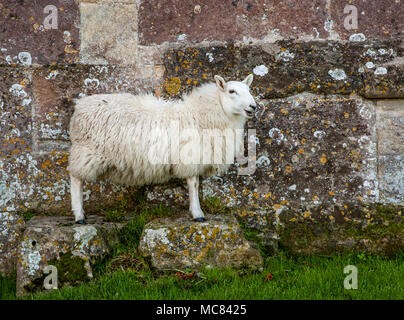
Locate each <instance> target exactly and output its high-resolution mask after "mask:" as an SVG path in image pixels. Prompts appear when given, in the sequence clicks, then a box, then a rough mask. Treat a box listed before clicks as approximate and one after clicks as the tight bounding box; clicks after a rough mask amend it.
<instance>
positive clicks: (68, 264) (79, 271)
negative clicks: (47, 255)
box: [48, 252, 89, 285]
mask: <svg viewBox="0 0 404 320" xmlns="http://www.w3.org/2000/svg"><path fill="white" fill-rule="evenodd" d="M48 264H49V265H53V266H55V267H56V268H57V270H58V283H59V284H60V285H63V284H70V285H73V284H76V283H78V282H85V281H88V280H89V278H88V273H87V270H86V268H85V266H84V265H85V261H84V260H83V259H82V258H80V257H77V256H73V255H72V253H71V252H67V253H65V254H62V255H60V256H59V259H52V260H50V261H49V262H48Z"/></svg>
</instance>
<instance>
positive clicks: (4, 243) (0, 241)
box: [0, 184, 24, 276]
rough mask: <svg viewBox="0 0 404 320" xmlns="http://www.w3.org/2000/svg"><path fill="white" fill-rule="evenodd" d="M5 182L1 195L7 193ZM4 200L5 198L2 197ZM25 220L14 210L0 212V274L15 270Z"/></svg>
mask: <svg viewBox="0 0 404 320" xmlns="http://www.w3.org/2000/svg"><path fill="white" fill-rule="evenodd" d="M4 188H7V187H6V186H5V185H4V184H1V185H0V195H1V196H2V197H3V194H4V193H5V190H4ZM2 200H4V199H2ZM23 228H24V220H23V219H22V218H21V217H20V216H19V215H16V214H15V213H13V212H0V276H2V275H10V274H12V273H13V272H14V271H15V268H16V261H17V249H18V244H19V243H20V241H21V235H22V233H23Z"/></svg>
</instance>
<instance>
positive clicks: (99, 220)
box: [17, 216, 123, 296]
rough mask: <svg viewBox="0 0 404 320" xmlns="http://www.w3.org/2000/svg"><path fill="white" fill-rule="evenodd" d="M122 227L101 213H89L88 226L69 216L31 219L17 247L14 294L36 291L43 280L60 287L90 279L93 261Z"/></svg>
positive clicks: (112, 243) (42, 284) (105, 253)
mask: <svg viewBox="0 0 404 320" xmlns="http://www.w3.org/2000/svg"><path fill="white" fill-rule="evenodd" d="M122 226H123V224H121V223H112V222H106V221H105V220H104V218H103V217H101V216H89V217H88V218H87V225H78V224H75V223H73V219H72V218H71V217H43V216H42V217H41V216H36V217H34V218H32V219H31V220H30V221H29V222H28V223H27V225H26V229H25V231H24V234H23V237H22V240H21V243H20V245H19V247H18V254H17V296H22V295H24V294H27V293H31V292H38V291H40V290H41V289H43V288H44V283H45V282H47V283H48V282H49V283H50V284H51V285H52V286H55V287H56V286H57V288H60V287H62V286H63V285H75V284H78V283H80V282H83V281H88V280H91V279H92V278H93V274H92V268H91V266H92V264H93V263H94V262H96V261H98V260H99V259H102V258H103V257H105V256H106V255H107V254H108V253H109V252H110V250H111V248H112V246H113V245H114V244H116V243H118V241H119V239H118V232H119V230H120V229H121V228H122ZM47 266H54V267H56V269H53V270H52V271H49V270H46V267H47ZM48 268H49V267H48ZM55 271H56V272H55ZM48 272H49V274H48ZM56 273H57V276H56ZM47 277H48V278H47ZM49 277H54V279H57V280H54V281H50V280H49V281H48V279H49Z"/></svg>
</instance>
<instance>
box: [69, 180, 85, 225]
mask: <svg viewBox="0 0 404 320" xmlns="http://www.w3.org/2000/svg"><path fill="white" fill-rule="evenodd" d="M70 194H71V198H72V210H73V213H74V218H75V221H76V223H78V224H86V222H85V221H84V220H85V216H84V210H83V181H82V180H81V179H78V178H76V177H74V176H72V175H70Z"/></svg>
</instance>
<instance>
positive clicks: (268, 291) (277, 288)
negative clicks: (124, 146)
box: [0, 252, 404, 300]
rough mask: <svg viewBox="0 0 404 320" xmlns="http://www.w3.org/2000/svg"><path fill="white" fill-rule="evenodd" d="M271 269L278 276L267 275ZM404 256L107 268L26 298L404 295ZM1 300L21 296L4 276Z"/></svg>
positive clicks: (282, 256) (283, 258) (284, 258)
mask: <svg viewBox="0 0 404 320" xmlns="http://www.w3.org/2000/svg"><path fill="white" fill-rule="evenodd" d="M349 264H352V265H355V266H356V267H357V268H358V289H357V290H346V289H344V286H343V282H344V278H345V276H346V275H345V274H344V273H343V269H344V267H345V266H346V265H349ZM269 273H271V275H272V279H267V276H268V274H269ZM403 275H404V257H403V256H400V257H396V258H394V259H391V258H390V259H385V258H380V257H369V256H364V255H340V256H332V257H319V256H312V257H296V256H288V255H287V254H286V253H283V252H281V253H280V254H279V255H278V256H276V257H272V258H267V259H266V261H265V267H264V271H262V272H249V271H235V270H231V269H225V270H219V269H211V270H205V271H203V272H202V273H200V274H189V276H188V279H187V277H186V276H184V274H183V273H180V274H179V273H178V272H175V271H171V272H156V271H154V272H153V271H152V270H150V269H149V270H148V269H140V270H136V269H126V270H116V271H108V270H105V271H104V272H103V273H102V274H100V275H99V276H98V279H97V280H95V281H93V282H91V283H86V284H82V285H80V286H78V287H74V288H71V287H65V288H62V289H61V290H58V291H51V292H49V293H45V294H39V295H31V296H27V297H25V299H35V300H36V299H84V300H87V299H404V277H403ZM0 284H1V287H0V288H1V291H0V297H1V299H15V296H14V291H15V289H14V285H15V283H14V281H13V279H9V280H6V279H1V280H0Z"/></svg>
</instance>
